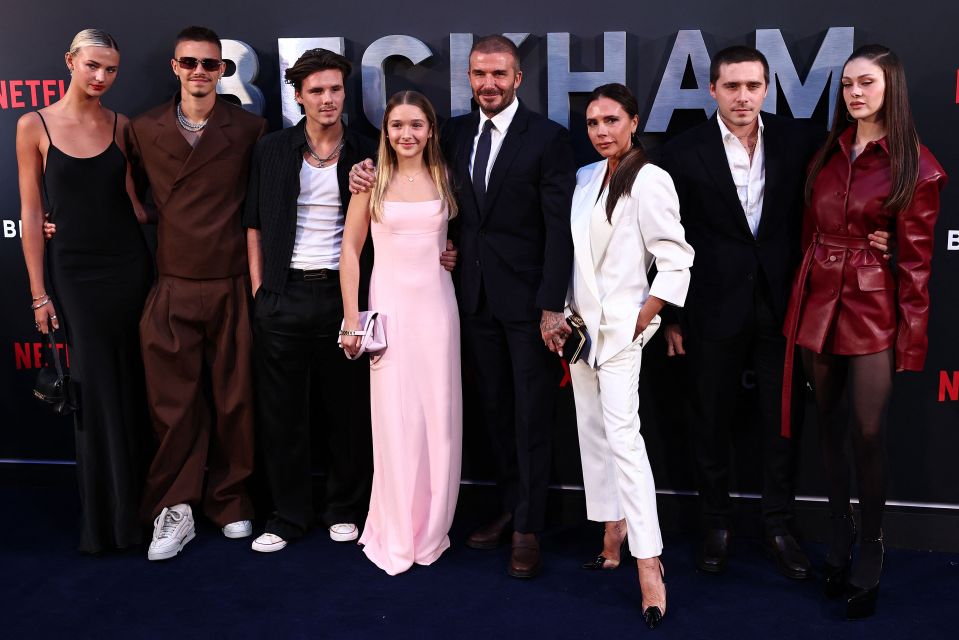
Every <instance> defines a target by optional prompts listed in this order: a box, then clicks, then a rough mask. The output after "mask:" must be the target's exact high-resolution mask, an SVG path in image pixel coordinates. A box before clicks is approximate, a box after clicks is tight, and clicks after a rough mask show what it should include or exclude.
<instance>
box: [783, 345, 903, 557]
mask: <svg viewBox="0 0 959 640" xmlns="http://www.w3.org/2000/svg"><path fill="white" fill-rule="evenodd" d="M802 359H803V365H804V367H805V369H806V375H807V377H808V378H809V380H811V381H812V383H813V387H814V389H815V391H816V413H817V418H818V423H819V440H820V451H821V454H822V460H823V466H824V467H825V471H826V479H827V482H828V484H829V508H830V510H831V511H832V514H833V515H834V516H842V515H844V514H847V513H848V512H849V462H848V460H847V458H846V450H845V442H846V429H847V425H851V428H852V450H853V455H854V459H855V463H856V480H857V485H858V487H859V508H860V511H861V514H862V538H861V539H862V540H864V541H865V540H876V539H878V538H879V537H880V535H881V534H882V512H883V509H884V508H885V505H886V455H885V444H884V443H885V415H886V407H887V406H888V405H889V396H890V393H891V392H892V375H893V367H894V365H895V360H894V353H893V350H892V349H887V350H886V351H881V352H879V353H871V354H868V355H863V356H838V355H832V354H828V353H813V352H812V351H809V350H808V349H803V350H802ZM843 392H847V394H848V399H849V409H850V411H849V413H850V420H846V419H845V416H844V415H842V413H841V412H840V411H839V409H840V400H841V399H842V396H843ZM835 551H838V550H830V553H831V554H832V553H834V552H835ZM862 561H865V558H863V559H862ZM862 561H861V562H862ZM869 564H873V563H869ZM880 565H881V560H880ZM861 569H863V570H865V571H866V572H867V573H872V571H870V570H869V569H875V570H876V571H878V568H876V567H861ZM858 572H859V571H857V572H856V573H858Z"/></svg>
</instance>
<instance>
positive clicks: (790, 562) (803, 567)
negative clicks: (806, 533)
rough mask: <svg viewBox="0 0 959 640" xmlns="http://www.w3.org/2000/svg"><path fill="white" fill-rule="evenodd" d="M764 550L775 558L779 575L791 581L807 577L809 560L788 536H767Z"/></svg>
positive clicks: (797, 544) (793, 539)
mask: <svg viewBox="0 0 959 640" xmlns="http://www.w3.org/2000/svg"><path fill="white" fill-rule="evenodd" d="M766 550H767V551H768V552H769V553H770V555H772V556H773V558H775V560H776V568H777V569H779V573H781V574H783V575H784V576H786V577H787V578H791V579H792V580H805V579H806V578H808V577H809V558H807V557H806V554H805V553H803V550H802V547H800V546H799V543H798V542H796V539H795V538H794V537H792V536H791V535H790V534H788V533H787V534H785V535H779V536H767V537H766Z"/></svg>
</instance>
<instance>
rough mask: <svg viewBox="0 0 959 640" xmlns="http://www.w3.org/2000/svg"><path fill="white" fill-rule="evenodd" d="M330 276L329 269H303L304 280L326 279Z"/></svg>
mask: <svg viewBox="0 0 959 640" xmlns="http://www.w3.org/2000/svg"><path fill="white" fill-rule="evenodd" d="M329 277H330V270H329V269H310V270H305V271H303V279H304V280H307V281H309V280H327V279H329Z"/></svg>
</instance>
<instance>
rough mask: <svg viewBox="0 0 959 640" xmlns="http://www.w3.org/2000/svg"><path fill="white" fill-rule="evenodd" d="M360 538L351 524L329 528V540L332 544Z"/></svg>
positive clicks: (344, 523) (346, 523) (358, 532)
mask: <svg viewBox="0 0 959 640" xmlns="http://www.w3.org/2000/svg"><path fill="white" fill-rule="evenodd" d="M359 537H360V531H359V529H357V528H356V525H355V524H353V523H352V522H341V523H340V524H334V525H333V526H332V527H330V540H332V541H333V542H350V541H351V540H356V539H357V538H359Z"/></svg>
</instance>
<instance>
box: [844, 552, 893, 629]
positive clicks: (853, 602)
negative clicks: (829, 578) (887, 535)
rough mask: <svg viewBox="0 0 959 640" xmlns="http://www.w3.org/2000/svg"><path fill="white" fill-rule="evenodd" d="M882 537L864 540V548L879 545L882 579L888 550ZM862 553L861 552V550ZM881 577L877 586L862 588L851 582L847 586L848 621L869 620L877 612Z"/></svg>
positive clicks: (877, 581)
mask: <svg viewBox="0 0 959 640" xmlns="http://www.w3.org/2000/svg"><path fill="white" fill-rule="evenodd" d="M882 542H883V541H882V535H880V536H879V537H878V538H876V539H875V540H863V541H862V546H866V545H879V574H880V577H881V574H882V562H883V559H884V557H885V553H886V550H885V548H884V547H883V543H882ZM860 553H861V550H860ZM880 577H877V578H876V582H875V584H872V585H870V586H867V587H861V586H859V585H856V584H853V583H852V582H850V583H849V584H848V585H847V590H846V618H847V619H848V620H858V619H860V618H868V617H869V616H871V615H873V614H874V613H875V612H876V600H877V599H878V598H879V581H880Z"/></svg>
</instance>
